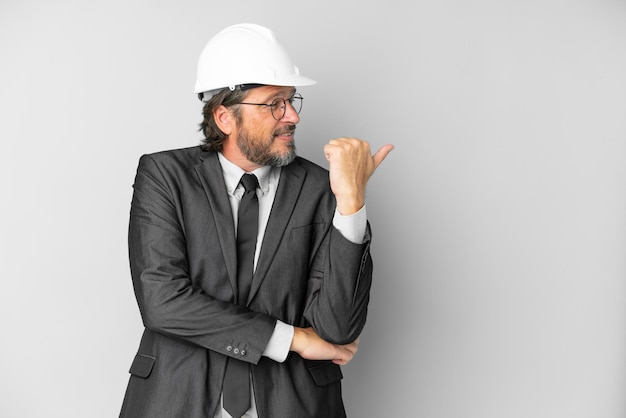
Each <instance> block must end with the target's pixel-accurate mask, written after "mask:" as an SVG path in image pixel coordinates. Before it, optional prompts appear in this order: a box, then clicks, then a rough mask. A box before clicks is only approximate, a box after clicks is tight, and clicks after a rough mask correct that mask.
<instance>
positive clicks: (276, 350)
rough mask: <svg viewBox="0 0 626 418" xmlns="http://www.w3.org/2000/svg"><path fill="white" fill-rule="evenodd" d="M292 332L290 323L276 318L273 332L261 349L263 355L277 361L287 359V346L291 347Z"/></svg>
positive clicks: (280, 361)
mask: <svg viewBox="0 0 626 418" xmlns="http://www.w3.org/2000/svg"><path fill="white" fill-rule="evenodd" d="M293 333H294V328H293V326H292V325H288V324H285V323H284V322H281V321H278V320H277V321H276V326H275V327H274V332H273V333H272V336H271V337H270V340H269V342H268V343H267V346H266V347H265V350H264V351H263V355H264V356H265V357H269V358H271V359H272V360H274V361H276V362H278V363H282V362H283V361H285V360H286V359H287V354H289V347H291V341H292V340H293Z"/></svg>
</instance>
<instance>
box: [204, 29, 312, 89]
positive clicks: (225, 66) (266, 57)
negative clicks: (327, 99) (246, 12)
mask: <svg viewBox="0 0 626 418" xmlns="http://www.w3.org/2000/svg"><path fill="white" fill-rule="evenodd" d="M315 83H316V81H315V80H312V79H310V78H307V77H303V76H301V75H300V70H298V67H296V66H295V65H294V63H293V61H291V59H290V58H289V56H288V55H287V52H286V51H285V49H284V48H283V47H282V45H280V44H279V43H278V41H277V39H276V36H275V35H274V32H272V31H271V30H270V29H268V28H266V27H264V26H261V25H257V24H253V23H241V24H238V25H233V26H229V27H227V28H226V29H224V30H222V31H221V32H219V33H218V34H217V35H215V36H214V37H213V38H211V40H210V41H209V42H208V43H207V44H206V46H205V47H204V49H203V50H202V53H201V54H200V59H199V60H198V72H197V78H196V86H195V89H194V92H195V93H197V94H198V97H199V98H200V99H201V100H204V101H208V100H209V99H210V98H211V97H212V96H213V95H214V94H215V93H217V92H218V91H220V90H222V89H224V88H229V89H230V90H231V91H232V90H235V88H236V87H237V86H246V85H248V86H249V87H252V86H254V85H259V84H267V85H274V86H309V85H312V84H315ZM250 85H252V86H250Z"/></svg>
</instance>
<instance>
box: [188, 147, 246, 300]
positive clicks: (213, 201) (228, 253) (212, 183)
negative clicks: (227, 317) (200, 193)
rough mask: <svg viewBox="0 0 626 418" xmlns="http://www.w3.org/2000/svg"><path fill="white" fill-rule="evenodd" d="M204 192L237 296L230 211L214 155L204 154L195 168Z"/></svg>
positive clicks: (233, 236)
mask: <svg viewBox="0 0 626 418" xmlns="http://www.w3.org/2000/svg"><path fill="white" fill-rule="evenodd" d="M195 169H196V172H197V173H198V177H199V178H200V182H201V183H202V187H203V189H204V192H205V193H206V195H207V198H208V200H209V205H210V206H211V211H212V212H213V217H214V219H215V227H216V229H217V235H218V237H217V242H219V243H220V246H221V249H222V254H223V255H224V261H225V263H226V270H227V271H228V279H229V280H230V284H231V286H232V288H233V293H234V294H235V295H236V294H237V246H236V243H235V230H234V221H233V214H232V209H231V207H230V202H229V201H228V192H227V191H226V184H225V183H224V174H223V173H222V166H221V165H220V162H219V159H218V157H217V154H216V153H204V155H203V157H201V162H200V163H199V164H198V165H196V167H195Z"/></svg>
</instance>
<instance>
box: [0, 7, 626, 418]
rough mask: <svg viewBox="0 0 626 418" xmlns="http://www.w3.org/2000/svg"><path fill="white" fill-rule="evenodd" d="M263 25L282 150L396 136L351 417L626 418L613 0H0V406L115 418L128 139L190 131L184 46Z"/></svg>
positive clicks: (353, 379) (617, 36)
mask: <svg viewBox="0 0 626 418" xmlns="http://www.w3.org/2000/svg"><path fill="white" fill-rule="evenodd" d="M240 22H255V23H261V24H264V25H267V26H269V27H271V28H273V29H274V31H275V32H276V34H277V36H278V37H279V40H280V41H281V42H282V43H283V44H284V46H285V47H286V48H287V50H288V51H289V52H290V54H291V55H292V58H293V59H294V61H295V62H296V63H297V64H298V66H299V67H300V69H301V70H302V73H303V74H305V75H307V76H310V77H312V78H315V79H317V80H318V81H319V83H318V85H316V86H313V87H306V88H302V89H301V92H302V94H303V96H304V97H305V102H304V109H303V112H302V122H301V124H300V126H299V130H298V133H297V144H298V147H299V152H300V154H302V155H304V156H306V157H308V158H310V159H312V160H313V161H316V162H318V163H320V164H322V165H325V161H324V159H323V155H322V146H323V144H324V143H326V141H327V140H328V139H330V138H333V137H338V136H359V137H362V138H364V139H367V140H368V141H370V142H371V144H372V146H373V147H374V148H378V147H379V146H381V145H383V144H385V143H393V144H395V145H396V150H395V151H393V152H392V154H390V156H389V158H388V159H387V160H386V161H385V162H384V163H383V165H382V166H381V167H380V169H379V170H378V171H377V172H376V173H375V175H374V177H373V178H372V179H371V182H370V185H369V191H368V213H369V217H370V220H371V222H372V226H373V231H374V244H373V247H374V248H373V250H374V261H375V281H374V285H373V289H372V299H371V305H370V306H371V309H370V317H369V322H368V324H367V326H366V329H365V331H364V333H363V335H362V339H361V346H360V351H359V353H358V355H357V357H356V358H355V360H354V361H353V362H352V363H351V364H350V365H348V366H347V367H346V368H345V380H344V382H345V385H344V387H345V400H346V406H347V410H348V413H349V416H350V417H366V418H369V417H419V418H474V417H475V418H503V417H505V418H518V417H519V418H530V417H532V418H538V417H539V418H555V417H558V418H560V417H562V418H623V417H624V416H626V395H625V394H626V380H625V378H626V364H625V359H626V340H625V337H626V319H625V318H626V316H625V314H626V312H625V306H626V305H625V303H624V302H625V298H626V289H625V286H624V284H625V282H624V279H625V270H626V269H625V267H626V266H625V263H624V260H625V259H624V255H625V250H626V240H625V238H626V236H625V234H624V232H625V222H624V221H625V214H626V201H625V196H624V191H625V186H626V184H625V183H626V169H625V165H624V161H625V159H624V157H625V156H626V123H625V120H626V4H625V3H624V1H622V0H611V1H609V0H571V1H566V0H562V1H559V0H541V1H539V0H530V1H495V0H491V1H490V0H478V1H462V0H444V1H442V0H421V1H420V0H418V1H414V2H411V1H398V0H392V1H377V2H374V1H356V0H354V1H339V0H333V1H329V0H323V1H309V2H298V1H270V0H265V1H258V0H255V1H229V2H226V1H223V2H210V1H199V0H195V1H185V0H183V1H177V2H173V1H167V2H166V1H154V0H153V1H148V0H142V1H127V0H106V1H104V0H98V1H90V2H87V1H79V0H75V1H70V0H56V1H43V0H40V1H34V0H22V1H17V0H2V2H1V3H0V60H1V61H0V121H1V122H0V138H1V140H2V150H1V151H0V191H1V193H2V200H1V208H2V216H1V217H0V222H1V230H0V236H1V238H0V239H1V241H0V242H1V245H2V246H1V247H0V257H1V267H2V270H1V273H0V274H1V277H2V286H1V288H0V289H1V290H0V329H1V330H2V337H1V340H0V351H1V353H2V354H1V355H0V416H2V417H6V418H22V417H28V418H31V417H46V418H56V417H59V418H61V417H62V418H68V417H76V418H85V417H89V418H100V417H102V418H105V417H114V416H117V413H118V411H119V406H120V404H121V401H122V396H123V393H124V389H125V386H126V382H127V379H128V374H127V370H128V367H129V365H130V362H131V359H132V357H133V355H134V353H135V350H136V348H137V345H138V342H139V337H140V331H141V323H140V318H139V313H138V310H137V307H136V304H135V300H134V296H133V294H132V288H131V280H130V276H129V271H128V262H127V253H126V228H127V222H128V211H129V203H130V198H131V193H132V189H131V185H132V181H133V177H134V173H135V169H136V165H137V161H138V158H139V156H140V155H141V154H142V153H147V152H153V151H157V150H162V149H168V148H177V147H185V146H190V145H194V144H197V143H198V141H199V139H200V136H199V134H198V132H197V124H198V122H199V121H200V103H199V102H198V101H197V99H196V98H195V97H194V95H193V93H192V90H193V84H194V79H195V66H196V60H197V58H198V55H199V53H200V51H201V49H202V47H203V46H204V44H205V43H206V41H207V40H208V39H209V38H210V37H211V36H212V35H213V34H214V33H216V32H217V31H218V30H220V29H222V28H223V27H225V26H227V25H230V24H234V23H240Z"/></svg>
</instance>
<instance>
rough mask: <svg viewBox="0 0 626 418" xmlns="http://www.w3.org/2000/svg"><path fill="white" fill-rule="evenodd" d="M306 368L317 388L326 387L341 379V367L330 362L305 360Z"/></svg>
mask: <svg viewBox="0 0 626 418" xmlns="http://www.w3.org/2000/svg"><path fill="white" fill-rule="evenodd" d="M307 368H308V369H309V373H311V377H312V378H313V381H314V382H315V384H316V385H317V386H326V385H330V384H331V383H335V382H338V381H340V380H341V379H343V374H342V373H341V367H339V365H338V364H335V363H333V362H332V361H330V360H307Z"/></svg>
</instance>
